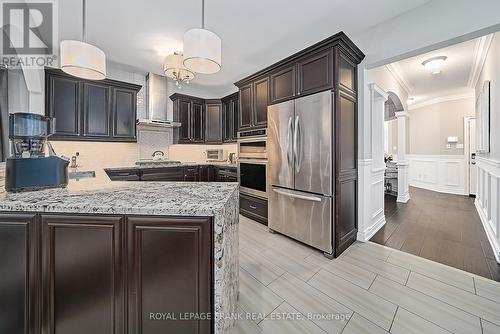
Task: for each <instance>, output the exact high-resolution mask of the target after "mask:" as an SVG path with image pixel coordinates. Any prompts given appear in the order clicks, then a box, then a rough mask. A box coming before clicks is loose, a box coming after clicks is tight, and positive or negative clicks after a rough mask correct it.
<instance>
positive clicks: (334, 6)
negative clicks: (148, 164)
mask: <svg viewBox="0 0 500 334" xmlns="http://www.w3.org/2000/svg"><path fill="white" fill-rule="evenodd" d="M427 2H429V0H405V1H401V0H377V1H367V0H335V1H332V0H308V1H299V0H292V1H283V0H256V1H241V0H218V1H215V0H206V2H205V23H206V28H207V29H210V30H212V31H214V32H215V33H217V34H218V35H219V36H220V37H221V38H222V70H221V71H220V72H219V73H217V74H213V75H199V76H198V77H197V78H196V79H195V83H196V84H199V85H202V86H204V88H207V89H210V90H212V91H213V92H214V94H215V95H216V94H223V93H227V92H229V91H232V90H234V87H233V86H232V83H233V82H235V81H237V80H239V79H241V78H243V77H245V76H247V75H250V74H252V73H254V72H256V71H257V70H259V69H262V68H264V67H266V66H268V65H270V64H272V63H274V62H276V61H278V60H280V59H282V58H284V57H286V56H288V55H290V54H292V53H294V52H296V51H299V50H301V49H303V48H305V47H307V46H309V45H311V44H314V43H315V42H318V41H320V40H322V39H324V38H326V37H328V36H331V35H333V34H335V33H337V32H339V31H341V30H343V31H344V32H346V33H347V34H348V35H349V36H354V35H356V34H358V33H361V32H363V31H365V30H367V29H368V28H370V27H372V26H374V25H377V24H379V23H381V22H383V21H386V20H388V19H390V18H393V17H396V16H398V15H400V14H402V13H404V12H406V11H409V10H411V9H413V8H415V7H418V6H420V5H423V4H425V3H427ZM87 8H88V15H87V17H88V18H87V22H88V24H87V40H88V41H89V42H90V43H93V44H96V45H97V46H99V47H100V48H102V49H103V50H104V51H105V52H106V55H107V57H108V59H109V60H111V61H113V62H118V63H122V64H126V65H129V66H133V67H135V68H138V69H140V70H143V71H145V72H148V71H151V72H155V73H158V74H162V61H163V58H164V57H165V56H166V55H167V54H169V53H172V52H173V51H174V50H178V49H181V48H182V36H183V34H184V32H185V31H186V30H188V29H190V28H193V27H199V26H200V25H201V0H182V1H166V0H143V1H138V0H105V1H103V0H101V1H99V0H88V1H87ZM80 35H81V0H59V38H60V39H61V40H62V39H75V38H76V39H78V38H80Z"/></svg>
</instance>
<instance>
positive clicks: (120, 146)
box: [51, 141, 238, 169]
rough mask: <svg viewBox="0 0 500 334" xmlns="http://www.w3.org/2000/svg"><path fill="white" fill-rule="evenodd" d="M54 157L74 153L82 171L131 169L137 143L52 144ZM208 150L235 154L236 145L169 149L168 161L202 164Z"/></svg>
mask: <svg viewBox="0 0 500 334" xmlns="http://www.w3.org/2000/svg"><path fill="white" fill-rule="evenodd" d="M51 143H52V146H53V147H54V150H55V151H56V154H57V155H64V156H67V157H68V158H71V157H72V156H73V155H75V153H76V152H79V153H80V167H81V168H82V169H93V168H105V167H126V166H133V165H134V164H135V162H136V161H137V158H138V151H137V144H136V143H102V142H78V141H52V142H51ZM207 148H222V149H224V151H225V152H224V153H225V154H226V157H227V154H228V153H236V152H237V149H238V146H237V145H236V144H224V145H171V146H170V147H169V148H165V151H166V150H168V155H169V160H179V161H183V162H205V161H206V157H205V150H206V149H207Z"/></svg>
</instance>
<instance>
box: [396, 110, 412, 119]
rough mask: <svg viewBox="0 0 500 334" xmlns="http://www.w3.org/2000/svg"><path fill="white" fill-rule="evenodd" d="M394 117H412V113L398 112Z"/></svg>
mask: <svg viewBox="0 0 500 334" xmlns="http://www.w3.org/2000/svg"><path fill="white" fill-rule="evenodd" d="M394 115H395V116H396V118H399V117H410V113H409V112H408V111H396V112H395V113H394Z"/></svg>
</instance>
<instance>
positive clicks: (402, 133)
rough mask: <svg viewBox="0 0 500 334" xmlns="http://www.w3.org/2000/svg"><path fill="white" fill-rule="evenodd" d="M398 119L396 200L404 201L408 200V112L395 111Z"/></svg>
mask: <svg viewBox="0 0 500 334" xmlns="http://www.w3.org/2000/svg"><path fill="white" fill-rule="evenodd" d="M396 117H397V119H398V162H397V166H398V198H397V201H398V202H401V203H406V202H408V201H409V200H410V189H409V184H408V165H409V163H408V160H407V158H406V125H407V119H408V117H409V114H408V112H407V111H400V112H396Z"/></svg>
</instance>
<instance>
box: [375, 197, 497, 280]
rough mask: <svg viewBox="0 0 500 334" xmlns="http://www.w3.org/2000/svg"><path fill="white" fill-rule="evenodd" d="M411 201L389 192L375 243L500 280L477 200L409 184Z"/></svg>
mask: <svg viewBox="0 0 500 334" xmlns="http://www.w3.org/2000/svg"><path fill="white" fill-rule="evenodd" d="M410 195H411V200H410V201H409V202H408V203H406V204H402V203H396V202H394V201H391V200H390V199H388V198H387V197H388V195H386V201H385V216H386V221H387V222H386V224H385V225H384V226H383V227H382V228H381V229H380V230H379V231H378V232H377V233H376V234H375V235H374V236H373V237H372V238H371V241H372V242H375V243H378V244H381V245H385V246H387V247H390V248H394V249H398V250H401V251H403V252H406V253H410V254H413V255H417V256H420V257H423V258H426V259H429V260H432V261H436V262H439V263H442V264H445V265H448V266H451V267H455V268H457V269H461V270H465V271H467V272H470V273H474V274H476V275H479V276H483V277H486V278H489V279H493V280H496V281H500V265H499V264H498V263H497V262H496V261H495V256H494V254H493V251H492V249H491V246H490V244H489V242H488V238H487V236H486V233H485V232H484V228H483V226H482V224H481V220H480V218H479V215H478V213H477V210H476V208H475V207H474V198H473V197H469V196H460V195H451V194H443V193H438V192H434V191H429V190H425V189H420V188H415V187H410Z"/></svg>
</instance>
